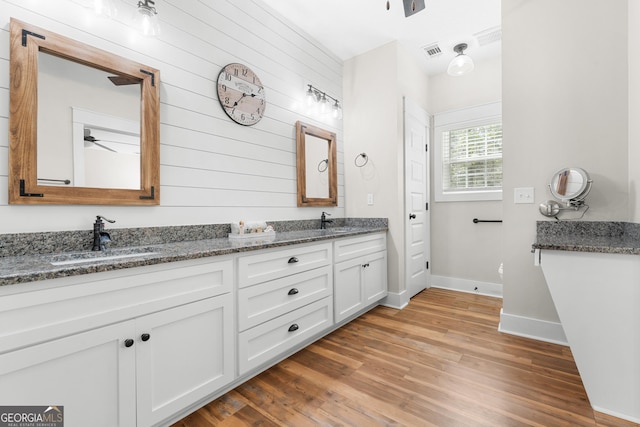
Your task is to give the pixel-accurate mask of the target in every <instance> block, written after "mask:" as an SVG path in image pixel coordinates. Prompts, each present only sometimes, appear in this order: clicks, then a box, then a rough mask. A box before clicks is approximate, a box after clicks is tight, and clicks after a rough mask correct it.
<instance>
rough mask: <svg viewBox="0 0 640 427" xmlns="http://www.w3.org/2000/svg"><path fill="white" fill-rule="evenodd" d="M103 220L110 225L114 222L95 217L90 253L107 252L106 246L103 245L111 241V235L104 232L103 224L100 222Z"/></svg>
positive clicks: (98, 216)
mask: <svg viewBox="0 0 640 427" xmlns="http://www.w3.org/2000/svg"><path fill="white" fill-rule="evenodd" d="M103 219H104V220H105V221H107V222H110V223H112V224H113V223H114V222H115V220H111V219H107V218H105V217H103V216H100V215H97V216H96V222H94V223H93V247H92V248H91V250H92V251H105V250H107V246H106V245H105V244H106V243H107V242H110V241H111V235H110V234H109V233H107V232H106V231H104V222H102V220H103Z"/></svg>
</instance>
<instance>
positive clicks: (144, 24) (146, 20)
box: [133, 0, 160, 36]
mask: <svg viewBox="0 0 640 427" xmlns="http://www.w3.org/2000/svg"><path fill="white" fill-rule="evenodd" d="M150 4H151V5H154V4H155V2H154V1H152V0H144V1H139V2H138V9H137V10H136V11H135V12H134V18H133V19H134V21H135V23H136V26H137V28H138V31H140V32H141V33H142V34H143V35H145V36H157V35H160V23H159V22H158V12H157V11H156V8H155V7H153V6H151V5H150Z"/></svg>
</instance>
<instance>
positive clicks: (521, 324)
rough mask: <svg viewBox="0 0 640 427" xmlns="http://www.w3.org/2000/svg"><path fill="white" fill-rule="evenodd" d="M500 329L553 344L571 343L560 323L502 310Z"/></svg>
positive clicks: (506, 332) (507, 332)
mask: <svg viewBox="0 0 640 427" xmlns="http://www.w3.org/2000/svg"><path fill="white" fill-rule="evenodd" d="M498 331H500V332H504V333H505V334H511V335H517V336H520V337H525V338H532V339H534V340H538V341H545V342H550V343H553V344H560V345H566V346H568V345H569V343H568V342H567V337H566V336H565V334H564V329H562V325H561V324H560V323H557V322H549V321H546V320H539V319H533V318H531V317H523V316H517V315H515V314H508V313H505V312H504V311H502V310H500V325H498Z"/></svg>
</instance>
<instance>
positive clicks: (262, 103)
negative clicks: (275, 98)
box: [218, 63, 267, 126]
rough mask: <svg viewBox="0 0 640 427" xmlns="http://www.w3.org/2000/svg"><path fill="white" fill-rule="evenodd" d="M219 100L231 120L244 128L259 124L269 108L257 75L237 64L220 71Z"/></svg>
mask: <svg viewBox="0 0 640 427" xmlns="http://www.w3.org/2000/svg"><path fill="white" fill-rule="evenodd" d="M218 99H219V100H220V105H222V109H223V110H224V111H225V113H227V115H228V116H229V117H230V118H231V120H233V121H234V122H236V123H239V124H241V125H244V126H251V125H255V124H256V123H258V122H259V121H260V119H261V118H262V116H263V115H264V109H265V107H266V106H267V103H266V100H265V97H264V86H262V83H261V82H260V79H259V78H258V76H256V73H254V72H253V71H251V69H250V68H249V67H247V66H246V65H243V64H237V63H232V64H228V65H226V66H224V68H222V70H221V71H220V74H219V75H218Z"/></svg>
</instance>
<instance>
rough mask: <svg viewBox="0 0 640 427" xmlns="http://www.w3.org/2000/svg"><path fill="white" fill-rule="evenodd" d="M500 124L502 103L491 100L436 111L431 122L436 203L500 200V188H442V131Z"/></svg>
mask: <svg viewBox="0 0 640 427" xmlns="http://www.w3.org/2000/svg"><path fill="white" fill-rule="evenodd" d="M497 121H499V122H500V123H502V102H501V101H498V102H492V103H489V104H483V105H478V106H474V107H469V108H463V109H459V110H451V111H445V112H443V113H438V114H435V115H434V117H433V122H434V126H433V129H434V142H435V144H434V156H433V157H434V200H435V201H436V202H463V201H484V200H502V188H500V189H495V190H469V191H455V192H445V191H443V188H442V184H443V182H442V181H443V180H442V171H443V163H442V153H443V148H442V143H443V141H442V133H443V132H446V131H449V130H455V129H460V128H465V127H473V126H483V125H488V124H495V123H496V122H497Z"/></svg>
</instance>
